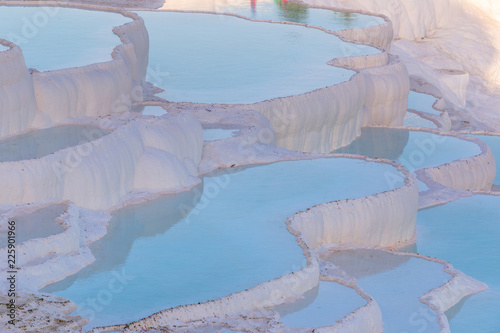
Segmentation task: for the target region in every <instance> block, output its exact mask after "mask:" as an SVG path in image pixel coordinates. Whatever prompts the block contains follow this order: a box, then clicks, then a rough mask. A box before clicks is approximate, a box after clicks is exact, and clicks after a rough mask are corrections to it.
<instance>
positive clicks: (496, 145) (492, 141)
mask: <svg viewBox="0 0 500 333" xmlns="http://www.w3.org/2000/svg"><path fill="white" fill-rule="evenodd" d="M470 136H472V137H474V138H477V139H479V140H481V141H483V142H485V143H486V144H487V145H488V146H489V147H490V148H491V152H492V153H493V156H495V162H496V165H497V175H496V177H495V180H494V181H493V184H494V185H500V136H495V135H470Z"/></svg>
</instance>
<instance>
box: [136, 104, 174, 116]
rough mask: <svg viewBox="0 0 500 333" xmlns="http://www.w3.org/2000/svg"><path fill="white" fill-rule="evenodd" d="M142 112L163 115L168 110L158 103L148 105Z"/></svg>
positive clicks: (150, 114)
mask: <svg viewBox="0 0 500 333" xmlns="http://www.w3.org/2000/svg"><path fill="white" fill-rule="evenodd" d="M141 113H142V114H143V115H145V116H155V117H161V116H163V115H165V114H167V113H168V111H166V110H165V109H164V108H162V107H161V106H158V105H148V106H145V107H144V108H143V109H142V111H141Z"/></svg>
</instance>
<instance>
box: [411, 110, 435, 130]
mask: <svg viewBox="0 0 500 333" xmlns="http://www.w3.org/2000/svg"><path fill="white" fill-rule="evenodd" d="M403 126H406V127H424V128H431V129H437V128H438V127H437V125H436V124H435V123H434V122H432V121H430V120H428V119H425V118H423V117H420V116H419V115H417V114H415V113H411V112H406V114H405V119H404V122H403Z"/></svg>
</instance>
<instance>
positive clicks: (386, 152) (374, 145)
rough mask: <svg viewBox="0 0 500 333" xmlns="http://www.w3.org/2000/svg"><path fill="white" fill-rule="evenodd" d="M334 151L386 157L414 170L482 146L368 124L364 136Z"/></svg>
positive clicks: (463, 155)
mask: <svg viewBox="0 0 500 333" xmlns="http://www.w3.org/2000/svg"><path fill="white" fill-rule="evenodd" d="M335 153H349V154H361V155H366V156H371V157H383V158H387V159H390V160H394V161H397V162H399V163H401V164H403V165H404V166H405V167H406V168H407V169H408V170H410V171H411V172H413V171H415V170H418V169H422V168H430V167H435V166H439V165H442V164H445V163H449V162H452V161H454V160H457V159H461V158H468V157H472V156H475V155H478V154H480V153H481V149H480V147H479V146H478V145H477V144H475V143H473V142H469V141H464V140H460V139H458V138H455V137H450V136H442V135H437V134H433V133H428V132H420V131H408V130H402V129H393V128H382V127H366V128H363V129H361V136H360V137H359V138H357V139H356V140H355V141H354V142H352V143H351V144H350V145H348V146H347V147H344V148H340V149H337V150H336V151H335Z"/></svg>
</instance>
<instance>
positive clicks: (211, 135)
mask: <svg viewBox="0 0 500 333" xmlns="http://www.w3.org/2000/svg"><path fill="white" fill-rule="evenodd" d="M238 131H239V130H237V129H224V128H207V129H204V130H203V138H204V140H205V141H217V140H223V139H229V138H232V137H233V136H235V135H236V133H238Z"/></svg>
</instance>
